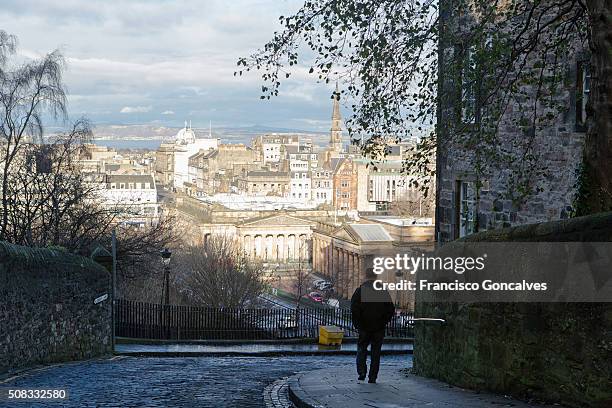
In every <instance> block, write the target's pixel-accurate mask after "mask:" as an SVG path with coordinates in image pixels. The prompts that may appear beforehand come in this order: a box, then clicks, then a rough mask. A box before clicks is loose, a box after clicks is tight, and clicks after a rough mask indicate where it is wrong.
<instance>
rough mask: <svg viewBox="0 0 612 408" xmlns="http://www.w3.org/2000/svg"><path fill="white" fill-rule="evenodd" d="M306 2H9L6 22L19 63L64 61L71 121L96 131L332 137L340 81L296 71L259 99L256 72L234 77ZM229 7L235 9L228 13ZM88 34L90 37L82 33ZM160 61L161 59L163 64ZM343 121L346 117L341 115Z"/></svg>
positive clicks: (1, 12) (2, 13)
mask: <svg viewBox="0 0 612 408" xmlns="http://www.w3.org/2000/svg"><path fill="white" fill-rule="evenodd" d="M301 3H302V2H301V1H294V0H288V1H272V0H257V1H248V0H243V1H238V2H233V3H232V4H226V3H224V2H220V1H212V2H207V3H206V4H201V3H199V2H197V1H188V0H186V1H179V2H172V3H167V2H144V1H134V2H129V3H128V4H123V3H121V4H119V3H113V2H88V3H83V2H72V1H69V2H62V3H61V4H60V3H57V4H55V3H53V4H51V3H49V2H43V1H36V0H29V1H9V2H6V3H5V5H4V6H3V8H2V10H0V16H1V17H2V18H3V20H4V21H5V25H4V28H5V30H7V32H9V33H11V34H14V35H16V36H17V38H18V40H19V48H18V55H19V57H20V58H21V59H28V58H36V57H39V56H41V55H43V54H44V53H47V52H50V51H52V50H54V49H59V50H60V51H61V52H62V53H63V54H64V55H65V57H66V62H67V66H66V73H65V80H66V86H67V89H68V103H69V106H68V108H69V111H70V113H71V116H72V117H78V116H86V117H88V118H89V119H90V120H91V121H92V122H93V123H94V124H99V125H107V124H108V125H110V124H113V125H114V124H125V125H132V124H150V125H158V126H168V127H180V126H182V124H183V123H184V121H185V120H191V121H192V123H193V126H194V127H208V124H209V121H212V122H213V125H216V126H222V127H223V126H225V127H227V126H268V127H277V128H288V129H299V130H303V131H316V132H325V131H327V130H329V126H330V121H329V119H330V116H331V112H330V110H329V107H330V98H331V95H332V92H333V89H334V85H333V84H325V83H317V80H316V78H315V77H314V76H310V75H308V74H307V68H302V67H298V68H297V69H295V70H294V72H293V75H292V77H291V79H290V80H288V81H287V82H286V83H284V84H283V87H282V88H281V91H280V94H279V96H278V97H276V98H273V99H272V100H270V101H261V100H260V99H259V96H260V91H261V87H260V85H261V84H260V78H259V75H258V74H257V73H250V74H249V75H246V77H245V76H243V77H234V71H235V68H236V61H237V59H238V58H239V57H241V56H246V55H248V54H249V53H251V52H253V51H255V50H256V49H257V48H258V47H259V46H261V44H263V43H265V41H266V40H267V39H269V38H270V36H271V35H272V33H273V32H274V31H275V30H277V29H278V28H279V27H280V25H279V23H278V20H277V16H278V15H281V14H285V15H286V14H287V13H291V12H292V11H295V10H296V9H297V8H298V7H299V6H300V5H301ZM228 8H230V9H231V10H230V11H231V12H228ZM83 33H87V34H86V35H83ZM160 56H161V58H160ZM343 113H344V116H346V112H343Z"/></svg>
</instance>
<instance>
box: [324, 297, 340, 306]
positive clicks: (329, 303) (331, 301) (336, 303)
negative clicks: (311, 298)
mask: <svg viewBox="0 0 612 408" xmlns="http://www.w3.org/2000/svg"><path fill="white" fill-rule="evenodd" d="M325 304H326V305H327V306H330V307H335V308H339V307H340V301H339V300H338V299H331V298H330V299H327V302H325Z"/></svg>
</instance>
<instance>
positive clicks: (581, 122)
mask: <svg viewBox="0 0 612 408" xmlns="http://www.w3.org/2000/svg"><path fill="white" fill-rule="evenodd" d="M590 90H591V73H590V71H589V63H588V61H578V66H577V69H576V130H577V131H579V132H584V131H586V119H587V112H586V106H587V102H588V100H589V93H590Z"/></svg>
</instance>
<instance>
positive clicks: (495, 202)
mask: <svg viewBox="0 0 612 408" xmlns="http://www.w3.org/2000/svg"><path fill="white" fill-rule="evenodd" d="M441 3H442V4H441V7H443V8H444V7H446V8H448V7H449V4H450V3H449V2H448V1H444V2H441ZM442 16H443V17H444V18H443V19H442V21H441V27H444V30H452V31H451V33H452V35H448V32H446V35H443V36H442V38H452V40H442V41H441V43H440V47H439V53H440V54H439V55H440V65H439V78H440V81H439V83H440V85H439V91H438V93H439V95H443V97H441V99H440V105H439V112H438V129H439V131H438V143H437V146H438V148H437V163H436V174H437V184H436V200H437V202H436V236H437V239H438V241H440V242H447V241H451V240H454V239H457V238H460V237H463V236H466V235H469V234H472V233H474V232H477V231H484V230H488V229H495V228H500V227H508V226H513V225H519V224H527V223H534V222H543V221H552V220H558V219H564V218H568V217H570V215H571V211H572V205H573V201H574V197H575V193H576V189H575V185H576V173H577V169H578V168H579V166H580V164H581V160H582V156H583V155H582V153H583V146H584V130H585V129H584V118H585V116H586V111H585V108H584V106H585V101H586V99H587V97H588V93H589V76H588V68H587V64H586V61H587V60H586V54H585V51H584V50H581V49H580V47H576V49H575V50H574V51H572V50H571V49H570V51H568V54H567V57H566V61H567V65H566V70H565V72H562V75H563V76H564V77H563V81H562V85H561V87H562V88H563V89H562V90H561V92H559V93H558V94H557V95H553V97H554V98H555V103H556V104H558V105H560V109H559V110H558V111H557V112H555V113H554V114H553V115H552V118H551V119H550V120H548V119H547V120H548V121H547V123H546V124H545V125H542V126H539V125H538V128H537V130H536V128H534V127H533V126H531V125H522V124H521V123H522V121H523V118H524V117H525V113H526V112H529V114H531V112H532V111H533V109H532V105H529V106H528V107H526V106H524V105H525V100H526V98H528V97H533V95H534V94H535V92H536V85H525V86H524V87H522V88H521V89H522V91H524V92H525V95H521V96H520V97H517V98H516V99H513V100H511V101H510V103H509V106H508V107H507V108H506V109H504V111H503V112H504V113H503V115H502V117H501V119H500V120H499V122H495V124H496V125H495V127H494V126H492V123H490V122H492V121H491V120H490V119H487V117H486V116H485V115H484V113H483V111H484V109H485V108H487V106H485V105H483V103H482V101H481V95H483V94H484V92H483V90H482V87H483V79H482V75H477V74H474V73H475V72H476V73H477V72H478V70H480V69H482V68H483V67H480V66H479V65H478V64H479V62H478V61H476V60H475V57H474V52H473V51H472V50H473V46H474V45H473V44H470V43H469V42H468V41H469V40H468V38H469V36H467V35H463V33H464V32H466V31H467V30H468V29H469V28H466V27H469V19H470V18H472V17H471V16H469V15H468V16H465V15H461V16H458V15H456V13H455V14H453V13H447V12H445V13H442ZM548 74H549V73H548V72H547V73H545V75H548ZM521 101H522V102H521ZM545 110H546V109H541V110H540V111H545ZM542 117H543V116H542ZM481 128H489V129H490V128H495V129H496V130H495V136H496V141H497V142H496V145H495V146H494V148H495V149H497V151H500V150H503V154H504V155H511V156H515V157H518V158H519V160H518V161H517V162H516V163H517V164H515V165H514V166H519V167H520V166H525V167H527V166H528V165H527V164H525V162H524V161H521V160H520V157H521V155H523V154H526V156H524V157H530V155H531V156H535V157H537V161H535V162H534V163H535V167H536V168H537V169H540V168H541V169H542V170H541V172H540V170H537V169H536V170H537V171H536V170H533V171H531V170H526V171H527V173H524V174H522V175H521V173H516V171H520V170H521V168H519V169H518V170H517V169H514V168H512V166H510V165H504V164H500V163H501V162H500V161H498V160H489V161H488V162H487V163H485V165H479V166H477V165H476V162H477V160H481V161H480V163H483V161H482V160H483V159H482V157H483V155H482V154H481V153H482V152H483V150H484V149H482V148H480V147H478V148H472V149H464V148H462V147H461V146H458V144H457V143H456V142H455V140H456V137H455V136H457V134H458V131H457V129H463V130H462V132H464V133H466V132H474V131H475V129H481ZM528 139H531V142H530V143H529V146H531V147H530V149H531V150H530V151H525V150H521V149H524V147H523V145H525V144H526V142H524V143H521V141H525V140H528ZM525 152H526V153H525ZM477 168H479V169H481V170H478V171H477V170H476V169H477ZM529 171H531V173H529ZM513 172H515V173H514V174H515V175H513ZM517 174H518V176H516V175H517ZM519 176H520V177H522V180H523V182H526V183H528V184H525V185H527V187H528V188H527V190H528V193H527V194H524V195H523V196H520V197H518V198H517V192H518V193H520V192H521V190H520V186H519V187H514V188H512V187H511V186H512V185H513V183H514V185H515V186H516V185H518V184H517V183H515V178H516V177H519ZM517 180H518V179H517ZM519 181H520V180H519ZM521 186H522V185H521Z"/></svg>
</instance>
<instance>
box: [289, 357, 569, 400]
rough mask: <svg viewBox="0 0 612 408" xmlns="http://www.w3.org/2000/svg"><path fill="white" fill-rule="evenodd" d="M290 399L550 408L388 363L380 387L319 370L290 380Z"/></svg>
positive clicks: (350, 371) (343, 370)
mask: <svg viewBox="0 0 612 408" xmlns="http://www.w3.org/2000/svg"><path fill="white" fill-rule="evenodd" d="M289 397H290V399H291V401H293V403H294V404H295V405H296V406H298V407H299V408H313V407H316V408H323V407H330V408H331V407H333V408H362V407H363V408H373V407H380V408H398V407H407V408H413V407H455V408H462V407H466V408H468V407H469V408H481V407H488V408H491V407H496V408H499V407H514V408H527V407H538V408H543V407H547V405H541V404H527V403H524V402H521V401H517V400H515V399H511V398H507V397H504V396H498V395H492V394H487V393H476V392H474V391H468V390H464V389H461V388H457V387H451V386H449V385H447V384H445V383H442V382H439V381H435V380H431V379H426V378H422V377H418V376H415V375H411V374H407V372H406V370H405V369H400V368H399V367H398V366H396V365H384V361H383V365H381V371H380V374H379V381H378V383H377V384H368V383H361V382H357V374H355V368H354V367H353V366H350V367H349V366H344V367H336V368H330V369H322V370H315V371H309V372H306V373H301V374H297V375H295V376H293V377H291V378H289ZM548 407H551V406H548ZM557 408H558V406H557Z"/></svg>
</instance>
